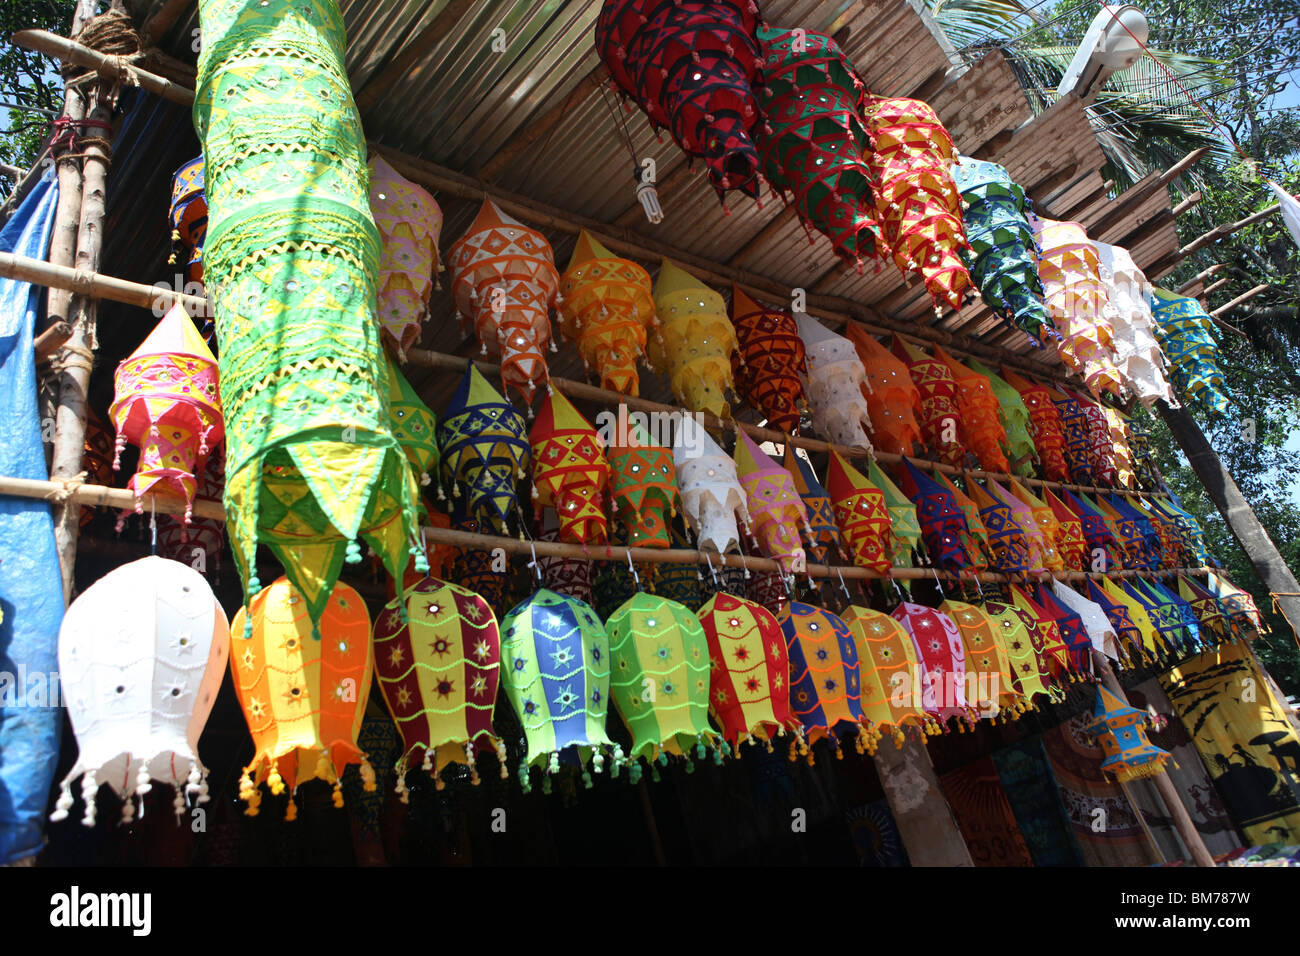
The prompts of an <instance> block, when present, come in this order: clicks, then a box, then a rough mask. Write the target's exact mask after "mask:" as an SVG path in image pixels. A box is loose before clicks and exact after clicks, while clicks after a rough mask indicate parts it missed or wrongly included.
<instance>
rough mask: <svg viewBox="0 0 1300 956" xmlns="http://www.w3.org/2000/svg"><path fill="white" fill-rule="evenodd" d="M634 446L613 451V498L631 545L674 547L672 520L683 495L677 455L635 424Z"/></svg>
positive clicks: (630, 445)
mask: <svg viewBox="0 0 1300 956" xmlns="http://www.w3.org/2000/svg"><path fill="white" fill-rule="evenodd" d="M629 438H630V439H631V441H630V443H629V444H628V445H626V446H618V447H614V448H611V449H610V450H609V468H610V480H609V487H610V495H611V497H612V498H613V504H614V512H615V514H616V515H617V516H618V519H619V521H621V522H622V524H623V527H624V528H625V529H626V530H627V543H628V544H630V545H632V546H633V547H638V548H667V547H670V546H671V545H672V534H671V531H672V527H671V526H672V520H673V518H675V517H677V506H678V505H679V504H681V500H682V497H681V493H680V492H679V491H678V489H677V466H676V465H674V464H673V453H672V452H671V451H669V450H668V449H667V448H664V447H663V446H662V445H656V444H654V442H652V441H651V440H650V438H649V436H647V435H646V433H645V430H644V429H643V428H641V426H640V424H638V423H636V422H633V423H632V428H631V430H630V434H629Z"/></svg>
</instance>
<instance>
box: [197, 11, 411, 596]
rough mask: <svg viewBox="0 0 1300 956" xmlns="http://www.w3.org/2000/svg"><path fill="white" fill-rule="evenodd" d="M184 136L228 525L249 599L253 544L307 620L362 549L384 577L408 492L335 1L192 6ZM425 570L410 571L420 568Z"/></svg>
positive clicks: (405, 537)
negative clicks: (192, 178)
mask: <svg viewBox="0 0 1300 956" xmlns="http://www.w3.org/2000/svg"><path fill="white" fill-rule="evenodd" d="M199 18H200V21H199V22H200V26H201V29H202V34H201V35H202V40H203V48H202V52H201V54H200V56H199V63H198V82H197V89H196V97H195V103H194V125H195V128H196V129H197V130H198V134H199V138H200V139H201V140H202V142H203V152H204V156H205V158H206V161H207V169H206V176H207V183H206V186H207V191H208V205H209V211H208V236H207V245H206V246H205V248H204V266H205V279H206V281H207V286H208V294H209V296H210V297H211V298H212V301H213V304H214V306H215V311H216V330H217V342H218V347H219V350H220V358H219V365H220V372H221V394H222V396H223V398H224V399H225V403H224V405H225V414H226V439H227V450H226V489H225V505H226V515H227V528H228V529H229V533H230V541H231V546H232V550H233V551H234V554H235V559H236V561H237V562H238V564H239V568H240V573H241V575H242V576H243V579H244V585H245V591H246V594H247V595H248V596H251V595H252V594H255V593H256V592H257V591H258V589H259V587H260V584H259V582H258V580H257V573H256V563H255V554H256V550H257V544H258V542H259V541H261V542H262V543H263V544H266V545H267V546H269V547H270V548H271V550H272V551H273V552H274V553H275V555H276V557H277V558H278V559H279V560H280V562H281V564H283V565H284V569H285V572H286V574H287V575H288V577H289V580H290V581H291V582H292V583H293V585H294V587H295V588H296V589H297V590H298V592H299V593H301V594H302V595H303V597H304V599H305V601H306V605H307V610H308V612H309V613H310V614H311V617H312V619H313V620H315V619H316V618H317V617H318V615H319V612H320V611H321V609H323V607H324V605H325V603H326V601H327V600H328V597H329V594H330V590H331V588H332V587H333V584H334V582H335V581H336V580H337V579H338V575H339V571H340V570H341V568H342V565H343V562H344V560H345V558H346V560H347V561H348V562H349V563H353V562H357V561H360V560H361V547H360V544H359V543H358V541H357V540H356V539H357V538H358V537H360V538H364V539H365V540H366V541H367V542H369V543H370V545H371V546H372V547H373V548H374V550H375V551H376V552H377V553H378V554H379V555H380V556H381V558H382V559H383V561H384V563H385V565H386V566H387V567H388V570H389V572H390V573H391V574H392V575H393V576H394V578H395V579H396V580H399V581H400V580H401V573H402V570H403V568H404V567H405V565H406V560H407V555H408V553H411V554H418V553H419V551H418V548H416V547H415V546H414V541H413V537H414V529H415V515H416V511H415V502H416V486H415V479H414V477H413V476H412V475H411V473H410V470H409V469H408V468H407V466H406V461H405V458H404V457H403V454H402V450H401V448H400V447H399V445H398V441H397V438H396V436H395V435H394V433H393V430H392V427H391V416H390V409H389V400H388V394H387V388H386V370H385V366H384V357H383V350H382V347H381V345H380V339H379V325H378V322H377V320H376V316H375V308H376V305H375V302H376V286H377V281H378V268H379V251H380V240H379V232H378V230H377V229H376V227H375V223H374V220H373V218H372V217H371V214H370V207H369V202H368V197H367V188H368V183H369V177H368V172H367V167H366V156H365V145H364V144H365V137H364V134H363V133H362V129H361V120H360V117H359V116H358V114H357V109H356V104H355V103H354V102H353V99H352V93H351V88H350V86H349V84H348V78H347V73H346V72H345V70H344V67H343V51H344V42H345V30H344V25H343V17H342V15H341V14H340V12H339V8H338V6H337V4H336V2H335V0H294V2H292V3H290V2H288V0H200V3H199ZM418 564H419V558H417V565H418Z"/></svg>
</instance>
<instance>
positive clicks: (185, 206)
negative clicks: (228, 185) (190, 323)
mask: <svg viewBox="0 0 1300 956" xmlns="http://www.w3.org/2000/svg"><path fill="white" fill-rule="evenodd" d="M170 219H171V227H172V254H171V256H170V257H169V258H168V259H167V262H168V263H169V264H170V265H176V264H177V263H178V262H183V263H185V278H186V279H187V280H188V281H190V282H202V281H203V240H204V239H205V238H206V236H207V232H208V197H207V194H206V193H205V192H204V191H203V157H202V156H196V157H195V158H194V159H191V160H190V161H189V162H188V163H186V164H185V165H184V166H182V167H181V168H180V169H178V170H176V172H175V173H174V174H173V175H172V205H171V214H170Z"/></svg>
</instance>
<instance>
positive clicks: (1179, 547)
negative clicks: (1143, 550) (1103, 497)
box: [1124, 495, 1190, 568]
mask: <svg viewBox="0 0 1300 956" xmlns="http://www.w3.org/2000/svg"><path fill="white" fill-rule="evenodd" d="M1124 501H1125V502H1126V503H1127V504H1128V506H1129V507H1130V508H1132V509H1133V510H1135V511H1137V512H1139V513H1140V514H1141V515H1142V516H1143V517H1144V518H1146V520H1147V521H1149V522H1151V527H1152V529H1153V530H1154V531H1155V538H1156V541H1157V543H1158V546H1159V554H1160V565H1161V567H1165V568H1180V567H1183V566H1184V565H1186V564H1187V563H1189V561H1190V559H1189V560H1184V557H1183V543H1182V539H1181V538H1180V537H1179V535H1178V527H1177V525H1175V524H1174V522H1173V520H1172V519H1171V518H1170V517H1169V516H1168V515H1166V514H1165V513H1164V512H1163V511H1161V510H1160V509H1158V508H1155V507H1152V506H1151V505H1150V504H1147V505H1143V503H1142V501H1141V500H1140V499H1137V498H1134V497H1133V496H1132V495H1125V496H1124Z"/></svg>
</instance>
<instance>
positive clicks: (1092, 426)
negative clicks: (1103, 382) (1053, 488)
mask: <svg viewBox="0 0 1300 956" xmlns="http://www.w3.org/2000/svg"><path fill="white" fill-rule="evenodd" d="M1062 392H1063V394H1065V395H1068V396H1069V397H1070V398H1072V399H1074V401H1075V402H1076V403H1077V404H1078V406H1079V409H1080V410H1081V411H1082V412H1083V417H1084V421H1085V423H1086V424H1087V430H1088V464H1089V466H1090V467H1091V469H1092V474H1093V478H1094V479H1096V482H1097V484H1101V485H1114V484H1115V482H1116V481H1117V480H1118V479H1119V473H1118V471H1117V469H1116V465H1115V460H1116V449H1115V447H1114V445H1113V443H1112V441H1111V434H1110V421H1109V420H1108V419H1107V417H1106V409H1105V408H1103V407H1102V406H1101V405H1099V404H1097V403H1096V402H1095V401H1093V400H1092V399H1090V398H1089V397H1088V396H1086V395H1084V394H1083V393H1082V392H1078V391H1076V390H1074V389H1072V388H1066V389H1062ZM1127 451H1128V449H1127V446H1126V447H1125V453H1126V454H1127Z"/></svg>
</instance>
